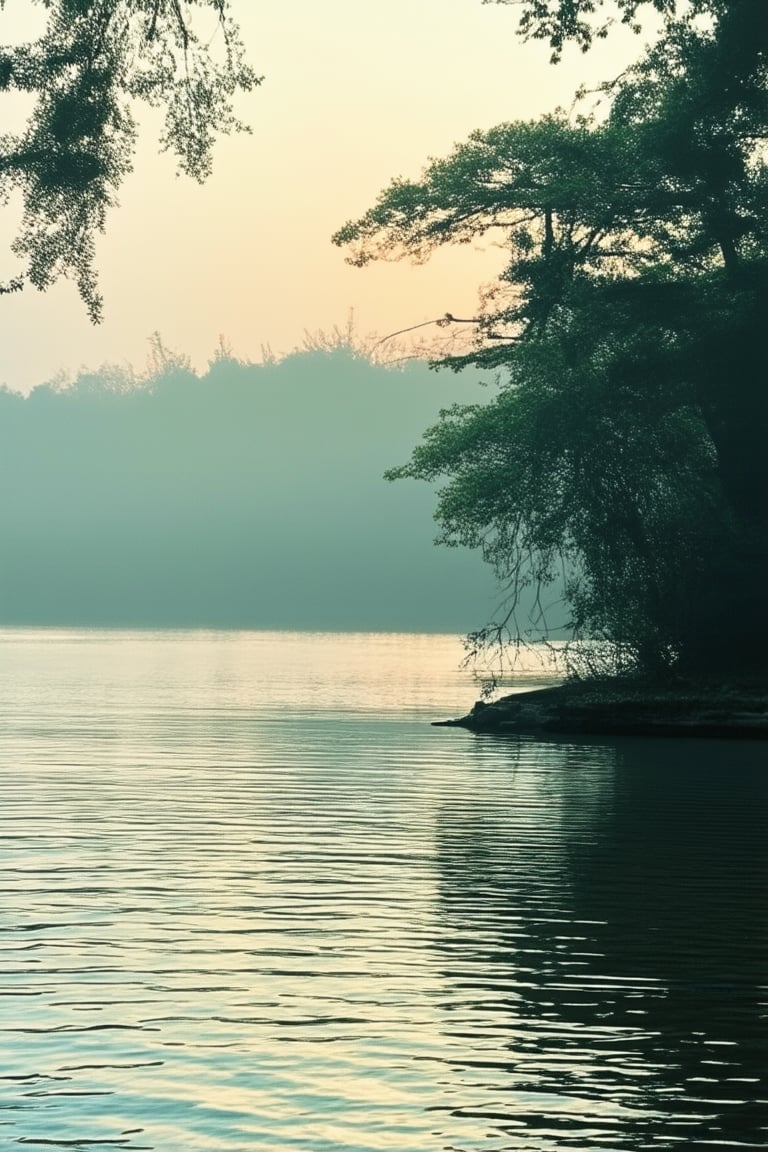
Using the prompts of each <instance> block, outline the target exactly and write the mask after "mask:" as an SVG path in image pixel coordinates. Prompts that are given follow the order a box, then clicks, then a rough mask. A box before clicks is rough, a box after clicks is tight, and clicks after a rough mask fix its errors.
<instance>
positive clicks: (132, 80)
mask: <svg viewBox="0 0 768 1152" xmlns="http://www.w3.org/2000/svg"><path fill="white" fill-rule="evenodd" d="M37 3H39V4H41V5H42V6H43V7H44V8H45V9H46V10H47V12H48V16H47V26H46V28H45V31H44V34H43V35H42V36H41V37H40V38H39V39H37V40H35V41H34V42H31V43H25V44H20V45H16V46H12V47H0V92H6V93H7V92H12V91H14V90H15V91H18V92H24V93H28V94H30V95H32V96H33V97H34V98H35V104H34V109H33V111H32V114H31V116H30V118H29V120H28V122H27V124H26V127H25V129H24V130H23V131H22V132H21V133H18V134H10V133H9V134H5V135H2V136H0V197H1V198H2V199H3V200H7V198H8V197H9V195H10V194H11V193H12V192H13V191H14V190H16V189H20V190H21V192H22V194H23V199H24V217H23V223H22V227H21V232H20V234H19V236H18V238H17V240H16V242H15V244H14V251H15V252H16V254H17V255H19V256H21V257H22V258H23V259H24V261H25V264H26V271H25V273H24V275H23V276H16V277H13V278H11V279H10V280H8V279H7V280H6V283H5V285H3V286H2V287H0V291H3V290H4V291H9V290H14V289H16V288H18V287H20V286H21V285H22V283H23V280H24V279H25V278H26V279H28V280H29V281H30V283H32V284H33V285H34V286H35V287H36V288H39V289H45V288H47V287H49V285H50V284H51V283H53V281H55V280H56V279H57V278H58V277H60V276H62V275H66V276H72V277H73V278H74V279H75V281H76V283H77V286H78V289H79V291H80V295H81V296H82V298H83V300H84V302H85V303H86V305H87V307H88V310H89V312H90V314H91V317H92V318H93V319H94V320H98V318H99V316H100V313H101V298H100V296H99V293H98V289H97V284H96V276H95V273H94V267H93V263H94V245H95V239H96V235H97V233H98V232H100V231H102V230H103V228H104V223H105V219H106V214H107V211H108V209H109V208H110V207H111V206H113V205H114V204H115V196H116V191H117V189H118V187H119V185H120V183H121V181H122V180H123V178H124V177H125V175H126V174H127V173H128V172H129V171H130V170H131V162H132V155H133V149H134V144H135V137H136V122H135V118H134V114H133V106H134V102H135V101H145V102H146V103H147V104H149V105H151V106H153V107H162V108H164V109H165V130H164V134H163V138H162V146H163V147H164V148H166V149H169V150H171V151H172V152H174V153H175V154H176V156H177V157H178V162H179V167H180V169H181V170H182V171H183V172H185V173H187V174H189V175H191V176H193V177H195V178H196V179H198V180H202V179H204V178H205V177H206V176H207V175H208V173H209V171H210V166H211V150H212V145H213V141H214V138H215V136H216V134H217V133H219V132H230V131H232V130H238V129H242V128H243V125H242V124H241V123H240V122H239V121H238V119H237V117H236V116H235V114H234V111H233V103H232V101H233V97H234V96H235V94H236V93H237V92H238V91H243V90H249V89H251V88H253V87H254V85H257V84H258V83H259V78H258V77H257V76H256V75H255V73H254V72H253V70H252V69H251V68H250V67H249V66H248V64H247V63H246V62H245V59H244V54H243V47H242V43H241V39H240V33H239V30H238V27H237V24H236V23H235V22H234V20H233V18H232V15H231V13H230V5H229V3H228V0H37ZM10 7H11V5H10V4H7V3H6V0H0V9H6V8H10Z"/></svg>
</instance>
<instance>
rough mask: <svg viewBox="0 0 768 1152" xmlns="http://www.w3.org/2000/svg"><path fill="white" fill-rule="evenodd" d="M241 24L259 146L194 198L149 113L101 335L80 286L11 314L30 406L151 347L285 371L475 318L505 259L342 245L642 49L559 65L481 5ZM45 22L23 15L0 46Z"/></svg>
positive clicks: (298, 14)
mask: <svg viewBox="0 0 768 1152" xmlns="http://www.w3.org/2000/svg"><path fill="white" fill-rule="evenodd" d="M25 9H26V10H27V11H26V13H25ZM233 11H234V13H235V15H236V16H237V18H238V19H239V21H240V23H241V26H242V29H243V33H244V37H245V40H246V43H247V46H248V52H249V59H250V61H251V63H252V64H253V66H254V67H255V68H256V70H257V72H259V73H263V74H264V77H265V79H264V83H263V85H262V86H261V87H260V88H258V89H256V90H255V91H254V92H253V93H252V94H250V95H249V96H248V97H247V98H243V99H241V100H240V102H239V105H238V112H239V114H240V116H241V117H242V119H244V120H245V121H247V122H248V123H249V124H250V125H251V128H252V134H250V135H238V136H233V137H229V138H225V139H223V140H220V141H219V143H218V144H217V146H216V152H215V157H214V171H213V175H212V176H211V178H210V179H209V180H208V181H207V183H206V184H205V185H203V186H199V185H197V184H195V183H194V182H192V181H190V180H189V179H186V178H184V177H177V176H176V174H175V166H174V163H173V160H172V158H170V157H168V156H164V155H160V154H158V143H157V138H158V128H159V123H158V121H157V119H156V118H155V117H154V116H153V115H150V114H146V113H142V128H143V130H142V135H141V141H140V145H139V150H138V153H137V156H136V160H135V166H134V171H133V173H132V174H131V176H130V177H129V178H128V180H127V181H126V183H125V185H124V186H123V188H122V190H121V192H120V196H119V199H120V205H119V207H118V208H117V209H115V210H114V211H113V212H112V213H111V215H110V218H109V221H108V225H107V232H106V234H105V235H104V236H103V237H102V238H101V239H100V242H99V245H98V257H97V266H98V271H99V276H100V287H101V290H102V292H103V295H104V300H105V312H104V321H103V323H102V324H101V325H99V326H98V327H94V326H93V325H92V324H91V323H90V322H89V320H88V317H87V314H86V312H85V309H84V307H83V305H82V304H81V302H80V300H79V298H78V296H77V292H76V289H75V287H74V285H73V284H71V283H69V282H63V283H60V284H58V285H56V286H55V287H54V288H53V289H51V290H49V291H48V292H47V293H46V294H44V295H41V294H39V293H37V292H35V291H34V290H33V289H31V288H29V287H27V288H26V289H25V291H24V292H23V293H21V294H19V295H16V296H5V297H3V298H2V299H1V300H0V310H1V311H0V323H1V324H2V332H3V339H2V341H0V384H6V385H7V386H8V387H10V388H13V389H15V390H20V391H24V392H26V391H29V390H30V389H31V388H32V387H34V386H35V385H36V384H40V383H44V382H46V381H48V380H50V379H52V378H54V377H55V376H56V375H57V374H59V373H62V372H63V373H64V374H66V375H70V376H71V375H74V374H76V373H77V372H78V370H80V369H81V368H87V369H91V370H94V369H96V368H98V367H99V366H100V365H102V364H104V363H112V364H128V363H130V364H132V365H133V366H134V367H136V368H137V369H141V368H142V367H143V365H144V363H145V361H146V357H147V353H148V338H149V337H150V335H151V334H152V333H153V332H155V331H159V332H160V333H161V335H162V337H163V340H164V342H165V343H166V344H167V345H168V346H170V347H172V348H174V349H177V350H179V351H181V352H183V353H185V354H188V355H189V356H190V357H191V358H192V362H193V364H194V365H195V366H196V367H197V368H198V369H201V368H204V367H205V365H206V363H207V361H208V359H209V358H210V357H211V355H212V354H213V352H214V349H215V347H216V345H217V343H218V341H219V337H220V336H223V337H224V339H225V340H226V341H227V343H228V344H229V345H230V346H231V348H232V349H233V351H234V353H235V354H236V355H237V356H240V357H242V358H243V359H251V360H256V361H258V360H260V359H261V354H262V349H263V348H264V347H266V346H268V347H269V348H271V350H272V351H273V352H274V353H275V354H277V355H280V354H285V353H287V352H289V351H290V350H291V349H293V348H295V347H297V346H300V345H301V343H302V340H303V337H304V333H305V332H306V331H309V332H315V331H318V330H321V329H323V330H326V331H327V330H330V329H332V328H333V327H334V325H339V326H343V325H344V324H345V323H346V320H347V317H348V315H349V313H350V310H353V311H354V315H355V322H356V325H357V327H358V330H359V331H360V333H361V334H362V335H367V334H370V333H373V332H376V333H378V334H379V335H382V336H383V335H385V334H386V333H388V332H392V331H395V330H397V329H401V328H405V327H408V326H410V325H414V324H419V323H422V322H424V321H427V320H430V319H433V318H435V317H437V316H440V315H442V314H444V313H445V312H446V311H451V312H454V313H456V314H461V313H463V314H466V313H467V312H468V311H469V312H471V311H472V310H473V309H474V308H475V305H476V300H477V289H478V286H479V285H480V284H481V283H483V282H485V281H488V280H489V279H492V278H493V277H494V275H495V273H496V272H497V270H498V269H499V268H500V267H501V265H502V263H503V253H502V252H501V251H500V250H499V249H498V248H495V247H494V246H493V245H492V244H491V243H490V242H488V241H481V242H478V244H477V245H475V246H471V247H470V248H468V249H463V250H461V251H444V252H441V253H439V254H438V255H437V257H436V258H434V259H433V260H432V261H430V262H429V263H428V264H426V265H423V266H420V267H413V266H411V265H408V264H381V265H373V266H370V267H368V268H365V269H356V268H352V267H350V266H349V265H347V264H346V263H345V261H344V254H343V252H341V251H340V250H339V249H337V248H335V247H334V246H333V245H332V244H331V240H330V237H331V235H332V233H333V232H334V231H335V230H336V229H337V228H339V227H340V226H341V225H342V224H343V223H344V222H345V221H346V220H348V219H350V218H356V217H358V216H360V215H362V213H363V212H365V211H366V209H367V208H369V207H370V206H371V205H372V204H373V203H374V201H375V199H376V196H377V194H378V193H379V191H380V190H381V189H382V188H383V187H385V186H386V185H387V184H388V183H389V181H390V180H391V179H392V178H393V177H395V176H399V175H402V176H417V175H418V174H419V172H420V171H421V169H422V167H423V165H424V163H425V162H426V161H427V159H428V158H429V157H430V156H440V155H444V154H446V153H447V152H448V151H450V149H451V148H452V146H453V145H454V144H455V143H457V142H459V141H461V140H463V139H464V138H466V136H467V135H468V134H469V132H470V131H472V130H473V129H475V128H488V127H491V126H492V125H493V124H496V123H500V122H502V121H505V120H515V119H529V118H532V117H536V116H539V115H541V114H543V113H545V112H547V111H551V110H553V109H554V108H556V107H558V106H560V107H566V108H567V107H570V106H571V104H572V100H573V95H574V92H575V91H576V89H577V87H578V86H579V85H580V84H581V83H583V82H586V83H588V84H589V83H597V82H598V81H599V80H601V79H605V78H608V77H610V76H612V75H615V74H616V73H617V72H618V71H619V70H620V69H621V67H623V66H624V64H625V63H626V62H627V61H628V60H629V59H631V58H633V57H634V56H636V55H637V54H638V53H639V51H640V49H641V46H642V42H641V41H640V40H638V39H637V38H636V37H634V36H632V35H631V34H630V33H629V32H627V31H626V30H625V29H618V30H617V32H616V34H615V36H614V37H612V38H611V39H609V40H608V41H607V42H603V43H601V44H599V45H598V47H597V48H595V49H594V50H593V52H592V53H590V55H589V56H586V57H585V56H583V55H582V54H581V53H580V52H578V51H577V50H576V49H571V50H569V52H567V54H566V56H565V59H564V61H563V62H562V63H561V64H559V65H551V64H550V63H549V51H548V49H547V48H546V46H544V45H542V44H540V43H538V44H522V43H520V41H519V40H518V39H517V37H516V35H515V24H516V14H515V11H514V9H512V8H509V7H506V6H503V5H501V6H497V5H492V4H491V5H484V4H482V3H481V2H480V0H390V2H389V3H388V4H387V5H383V4H379V5H376V4H371V5H367V6H365V7H363V6H362V5H361V4H360V3H359V0H326V2H325V3H324V4H322V5H317V4H315V3H312V2H311V0H280V2H278V0H261V2H258V3H257V2H253V3H247V2H246V0H235V2H234V4H233ZM39 19H40V16H39V11H38V10H37V9H36V8H33V6H32V5H30V3H29V2H28V0H26V2H25V0H16V4H15V5H14V4H9V5H8V6H7V7H6V9H5V10H4V11H3V13H2V14H0V41H2V42H6V43H7V42H9V41H11V40H18V39H20V38H24V35H25V33H26V31H27V29H28V28H30V29H31V28H33V27H34V26H35V23H36V22H37V21H39ZM25 20H26V21H27V23H26V24H25ZM12 99H13V98H12V97H6V100H7V101H10V100H12ZM18 216H19V206H18V205H17V204H13V203H12V204H11V205H10V206H8V207H5V208H3V209H2V213H1V214H0V244H1V245H2V253H3V259H2V264H0V278H2V279H7V278H9V277H10V276H11V275H13V274H15V273H16V272H17V271H18V270H19V269H18V262H17V261H16V259H15V258H14V257H13V256H12V255H11V254H10V252H9V251H8V249H9V245H10V242H11V240H12V237H13V234H14V229H15V226H16V224H17V222H18Z"/></svg>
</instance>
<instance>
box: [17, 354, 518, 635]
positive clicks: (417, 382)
mask: <svg viewBox="0 0 768 1152" xmlns="http://www.w3.org/2000/svg"><path fill="white" fill-rule="evenodd" d="M481 395H482V393H481V390H480V388H479V386H478V382H477V379H476V378H475V377H472V376H471V374H461V375H459V376H457V375H455V374H453V373H446V372H442V373H439V374H438V373H434V372H430V371H429V370H428V369H427V368H426V366H424V365H416V366H414V365H411V366H406V367H405V368H404V369H403V370H402V371H399V370H396V369H386V368H383V367H380V366H375V365H372V364H371V363H369V362H368V361H366V360H364V359H362V358H361V357H359V356H354V355H351V354H349V353H344V352H337V353H335V354H331V353H322V352H315V353H304V354H297V355H294V356H291V357H289V358H288V359H286V360H284V361H282V362H281V363H278V364H267V365H259V366H257V365H250V364H242V363H240V362H238V361H235V360H232V359H227V358H219V359H218V360H217V361H214V362H213V364H212V366H211V369H210V371H209V372H208V373H207V374H206V375H205V376H203V377H200V378H199V377H197V376H195V375H194V374H193V373H192V372H190V371H186V370H184V369H183V368H180V367H179V366H176V367H173V366H171V367H166V368H165V369H163V370H159V371H158V372H157V373H156V374H155V375H154V376H153V377H151V378H149V379H147V380H144V381H139V382H137V381H135V380H133V379H132V378H131V377H130V376H129V375H126V374H125V373H123V374H122V375H121V374H120V372H115V371H112V372H111V373H110V372H107V371H105V372H103V373H101V374H100V375H99V374H93V375H87V374H84V375H82V376H81V377H80V378H79V379H78V380H77V381H75V383H74V385H72V386H71V387H67V388H56V387H51V386H45V387H40V388H37V389H35V390H34V391H33V392H32V393H31V394H30V396H29V397H28V398H24V397H22V396H20V395H18V394H15V393H12V392H8V391H0V484H2V487H3V490H4V491H5V492H6V494H7V498H6V499H5V500H3V501H2V503H1V504H0V535H1V536H2V540H3V551H2V558H0V621H3V622H5V623H11V624H53V625H96V626H112V625H116V626H122V627H125V626H136V627H204V628H210V627H221V628H253V627H258V628H309V629H331V630H334V629H339V630H350V629H351V630H355V629H363V630H365V629H376V630H387V631H398V630H410V631H456V632H466V631H468V630H470V629H471V628H473V627H477V626H478V625H481V624H484V623H485V622H486V620H487V619H488V618H489V617H490V616H491V615H492V612H493V609H494V607H495V603H496V598H497V597H496V592H495V588H494V581H493V578H492V575H491V573H490V571H489V570H488V569H487V567H486V566H485V565H484V564H483V563H482V561H481V559H480V557H479V556H478V555H476V554H471V553H469V552H465V551H461V550H456V549H436V548H435V547H434V544H433V538H434V536H435V534H436V531H437V529H436V526H435V524H434V522H433V520H432V513H433V510H434V504H435V496H434V492H433V491H430V489H429V487H428V486H427V485H425V484H420V483H416V482H411V481H407V482H399V483H397V484H388V483H387V482H386V481H384V479H383V475H382V474H383V472H384V471H385V469H386V468H389V467H393V466H395V465H397V464H400V463H403V462H405V460H407V459H408V457H409V456H410V453H411V451H412V449H413V447H414V446H415V445H416V444H417V443H418V441H419V439H420V437H421V435H422V433H423V431H424V429H425V428H426V427H427V426H428V425H429V424H431V423H434V421H435V420H436V419H437V414H438V411H439V409H440V408H441V407H445V406H448V405H450V404H451V403H454V402H456V401H469V400H476V399H478V397H479V396H481Z"/></svg>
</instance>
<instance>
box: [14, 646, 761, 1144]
mask: <svg viewBox="0 0 768 1152" xmlns="http://www.w3.org/2000/svg"><path fill="white" fill-rule="evenodd" d="M0 650H1V651H2V670H1V671H0V688H1V697H0V698H1V699H2V701H3V705H2V707H3V713H2V728H1V729H0V754H1V755H2V763H3V773H2V776H0V832H1V834H2V838H1V839H0V873H1V875H0V1146H2V1147H9V1148H10V1147H16V1146H24V1145H32V1146H34V1145H40V1146H42V1147H46V1146H47V1147H51V1146H53V1147H80V1148H89V1149H92V1148H95V1149H99V1148H104V1149H108V1148H126V1149H130V1150H138V1149H156V1150H163V1152H182V1150H186V1149H206V1150H215V1152H235V1150H236V1149H256V1148H258V1149H265V1150H273V1152H278V1150H283V1149H301V1150H303V1152H326V1150H327V1152H330V1150H334V1152H335V1150H341V1149H349V1150H350V1152H368V1150H371V1152H373V1150H376V1149H393V1150H394V1149H397V1150H402V1152H437V1150H446V1152H448V1150H451V1152H464V1150H475V1149H481V1148H482V1149H487V1150H489V1152H501V1150H509V1149H531V1150H533V1149H536V1150H541V1152H555V1150H559V1149H566V1148H567V1149H580V1150H582V1152H587V1150H591V1149H641V1148H642V1149H645V1148H665V1147H675V1146H680V1147H681V1148H690V1147H702V1148H706V1147H712V1148H721V1147H726V1146H733V1145H735V1146H737V1147H738V1146H741V1147H752V1148H762V1147H765V1146H766V1144H768V1120H767V1119H766V1117H767V1116H768V1103H767V1102H766V1089H765V1085H764V1084H761V1083H760V1078H761V1076H762V1075H764V1073H765V1069H766V1066H768V1034H767V1033H766V1015H768V1008H767V1005H768V991H767V990H766V982H767V980H768V964H767V963H766V961H768V912H767V910H766V900H765V895H766V879H767V878H768V836H766V812H767V811H768V778H767V777H766V773H765V770H764V763H763V757H764V753H763V749H762V748H761V747H760V746H759V745H753V744H750V743H746V744H738V745H728V744H724V743H720V742H717V741H712V742H709V743H705V742H693V741H692V742H687V741H680V742H668V741H655V742H651V741H649V742H646V743H642V742H637V741H591V742H588V741H581V742H568V741H551V742H545V743H543V742H537V741H533V740H515V739H509V738H507V739H503V738H501V739H498V738H494V737H492V736H484V737H476V736H472V735H470V734H468V733H466V732H463V731H457V730H452V729H448V730H446V729H434V728H430V727H429V724H428V721H429V720H430V719H433V718H442V717H446V716H451V715H456V714H459V713H461V712H463V711H466V710H467V708H468V707H469V705H470V704H471V703H472V701H473V700H474V698H475V696H476V695H477V689H476V687H475V686H474V685H473V684H472V682H471V679H470V678H469V677H468V675H467V674H466V673H464V672H460V671H458V670H457V666H458V663H459V661H460V659H461V647H460V644H459V643H458V641H456V640H455V639H454V638H452V637H441V636H379V635H371V636H360V635H356V636H334V635H309V634H307V635H300V634H291V633H286V634H279V633H262V634H259V633H244V634H237V633H227V634H222V633H209V634H202V633H128V632H127V633H99V632H40V631H31V630H14V631H7V632H3V633H0ZM531 674H532V675H534V674H535V673H534V670H533V669H532V670H531Z"/></svg>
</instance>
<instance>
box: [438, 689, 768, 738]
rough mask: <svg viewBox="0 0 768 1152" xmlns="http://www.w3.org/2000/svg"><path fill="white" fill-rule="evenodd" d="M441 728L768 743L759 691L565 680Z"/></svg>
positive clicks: (481, 706) (766, 695) (765, 693)
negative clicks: (750, 740)
mask: <svg viewBox="0 0 768 1152" xmlns="http://www.w3.org/2000/svg"><path fill="white" fill-rule="evenodd" d="M433 724H434V726H435V727H439V728H443V727H445V728H466V729H468V730H470V731H472V732H478V733H496V734H499V735H521V736H523V735H531V736H535V735H541V734H544V735H546V734H553V735H589V736H596V735H605V736H675V737H681V736H685V737H699V738H700V737H708V738H718V739H752V740H765V739H768V688H767V687H766V685H765V684H754V683H749V684H738V685H736V684H717V685H715V684H703V683H698V684H696V683H683V682H670V683H656V682H648V681H639V680H632V679H623V678H620V679H604V680H590V681H571V682H566V683H564V684H558V685H556V686H555V687H550V688H538V689H534V690H532V691H530V690H529V691H523V692H517V693H512V694H511V695H508V696H502V697H501V698H500V699H498V700H494V701H492V702H491V703H485V702H484V701H482V700H478V701H477V703H476V704H475V705H474V706H473V707H472V709H471V710H470V712H468V713H467V715H466V716H462V717H459V718H458V719H456V720H436V721H434V722H433Z"/></svg>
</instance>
